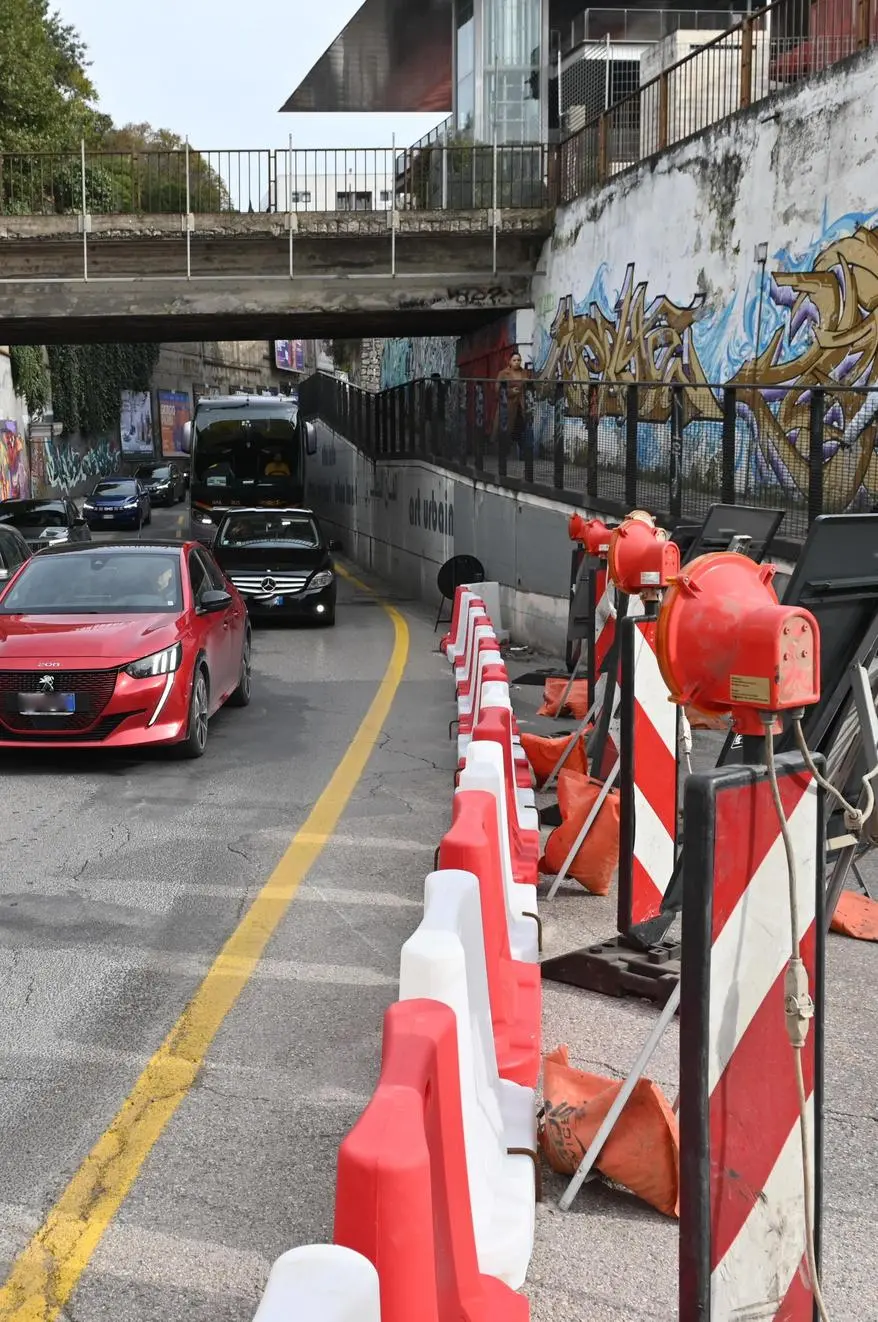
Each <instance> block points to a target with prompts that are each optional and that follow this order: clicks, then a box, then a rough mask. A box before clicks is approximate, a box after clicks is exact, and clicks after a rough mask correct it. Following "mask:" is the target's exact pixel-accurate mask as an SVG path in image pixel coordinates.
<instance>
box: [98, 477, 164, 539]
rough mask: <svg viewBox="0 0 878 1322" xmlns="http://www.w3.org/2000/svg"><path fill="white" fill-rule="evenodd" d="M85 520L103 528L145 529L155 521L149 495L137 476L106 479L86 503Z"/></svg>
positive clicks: (99, 483) (101, 481)
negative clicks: (147, 524)
mask: <svg viewBox="0 0 878 1322" xmlns="http://www.w3.org/2000/svg"><path fill="white" fill-rule="evenodd" d="M82 512H83V514H84V515H85V521H86V523H87V524H88V526H89V528H91V530H92V531H93V532H95V531H97V530H98V529H100V528H138V529H139V528H142V527H143V525H144V524H145V523H151V522H152V505H151V503H150V499H149V492H148V491H147V489H146V487H144V486H143V484H142V483H141V482H139V481H138V480H137V478H134V477H105V478H102V479H101V480H100V482H97V483H96V484H95V488H94V490H93V491H92V493H91V495H90V496H86V498H85V500H84V501H83V503H82Z"/></svg>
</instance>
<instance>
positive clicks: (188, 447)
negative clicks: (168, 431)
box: [183, 422, 192, 454]
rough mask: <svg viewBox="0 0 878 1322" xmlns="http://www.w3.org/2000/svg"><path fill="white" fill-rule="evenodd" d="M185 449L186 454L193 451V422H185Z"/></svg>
mask: <svg viewBox="0 0 878 1322" xmlns="http://www.w3.org/2000/svg"><path fill="white" fill-rule="evenodd" d="M183 450H184V453H185V454H191V452H192V423H191V422H184V423H183Z"/></svg>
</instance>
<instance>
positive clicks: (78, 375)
mask: <svg viewBox="0 0 878 1322" xmlns="http://www.w3.org/2000/svg"><path fill="white" fill-rule="evenodd" d="M158 355H159V346H158V345H157V344H58V345H50V347H49V367H50V369H51V374H52V409H53V412H54V415H55V418H56V419H57V421H59V422H61V423H63V424H64V435H69V434H70V433H71V432H76V431H78V432H81V434H82V435H83V436H96V435H100V434H106V433H107V432H110V433H115V431H116V429H117V428H118V426H119V410H120V406H121V395H122V391H123V390H139V391H144V390H149V386H150V380H151V378H152V374H153V372H154V371H155V367H156V363H157V362H158Z"/></svg>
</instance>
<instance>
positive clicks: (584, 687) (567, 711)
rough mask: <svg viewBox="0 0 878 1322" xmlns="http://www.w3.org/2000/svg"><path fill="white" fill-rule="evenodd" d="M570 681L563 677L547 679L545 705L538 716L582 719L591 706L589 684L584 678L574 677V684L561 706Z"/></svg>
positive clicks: (544, 696) (544, 693)
mask: <svg viewBox="0 0 878 1322" xmlns="http://www.w3.org/2000/svg"><path fill="white" fill-rule="evenodd" d="M568 683H569V680H566V679H564V678H563V677H559V678H557V679H547V680H546V683H545V685H544V687H543V705H542V707H540V709H539V711H538V712H537V716H561V717H564V718H569V717H572V718H573V719H574V720H576V721H581V720H582V718H583V717H584V716H585V715H586V714H587V712H588V708H589V701H588V684H587V682H586V681H585V680H584V679H574V681H573V686H572V688H571V689H570V692H569V693H568V695H567V701H566V702H565V703H564V706H563V708H561V707H560V702H561V699H562V698H563V697H564V690H565V689H566V687H567V685H568Z"/></svg>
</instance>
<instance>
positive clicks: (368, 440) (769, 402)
mask: <svg viewBox="0 0 878 1322" xmlns="http://www.w3.org/2000/svg"><path fill="white" fill-rule="evenodd" d="M301 398H302V407H303V409H304V411H305V413H306V415H307V416H319V417H320V418H322V419H323V421H324V422H326V423H327V424H328V425H329V426H331V427H332V428H333V429H334V430H335V431H336V432H337V433H338V434H340V435H342V436H344V437H346V438H347V439H348V440H349V441H351V442H352V443H353V444H354V445H355V446H356V447H357V448H358V449H360V450H362V451H363V452H364V453H365V454H366V455H368V456H369V457H370V458H373V459H377V458H393V457H399V458H414V457H417V458H424V459H427V460H429V461H431V462H433V463H437V464H440V465H443V466H446V467H449V468H452V469H455V470H457V471H464V472H466V473H474V474H476V475H478V476H479V477H482V478H485V479H488V480H491V481H496V482H498V483H500V484H502V485H507V486H511V487H521V486H524V487H526V488H533V489H534V490H536V491H538V492H539V491H542V492H543V493H544V494H552V495H556V496H561V497H562V498H564V497H567V498H573V500H574V501H576V502H581V503H584V504H587V505H589V506H590V507H592V508H594V509H597V510H603V511H605V512H607V513H619V514H621V513H624V512H626V511H627V510H630V509H633V508H638V507H643V508H646V509H648V510H650V511H651V512H652V513H654V514H656V515H658V516H660V517H663V518H665V519H668V520H679V519H681V518H682V519H686V518H692V519H700V518H701V517H703V515H704V514H705V513H706V512H707V510H708V508H709V507H710V505H712V504H714V503H715V502H718V501H722V502H723V503H725V504H735V503H738V504H747V505H765V506H767V507H771V508H780V509H784V510H785V511H786V518H785V520H784V524H783V534H784V536H785V537H786V538H787V539H800V538H802V537H804V535H805V533H806V532H807V529H808V526H809V524H810V523H811V521H812V520H813V519H815V518H816V517H817V516H818V515H819V514H823V513H837V512H840V511H844V510H862V509H871V508H872V506H873V504H875V503H876V502H878V452H876V450H875V440H876V435H878V388H874V389H838V388H829V387H826V386H814V387H812V386H791V387H781V388H778V387H773V386H772V387H767V386H758V385H743V384H734V385H726V386H714V385H700V384H699V385H686V384H673V385H655V384H651V383H649V384H645V383H644V384H641V383H636V382H635V383H630V384H601V383H587V382H586V383H562V382H550V381H547V382H542V381H538V382H534V383H529V384H528V385H526V386H521V385H518V384H517V383H502V384H501V383H498V382H497V381H482V380H446V379H440V378H438V377H433V378H430V379H428V380H422V381H414V382H411V383H409V384H408V385H404V386H399V387H397V388H394V389H389V390H384V391H382V392H380V393H378V394H374V393H372V392H370V391H366V390H361V389H358V388H357V387H355V386H351V385H348V384H347V383H345V382H342V381H339V380H337V379H335V378H333V377H329V376H316V377H312V378H311V379H310V380H309V381H307V382H305V383H304V385H303V387H302V392H301Z"/></svg>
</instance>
